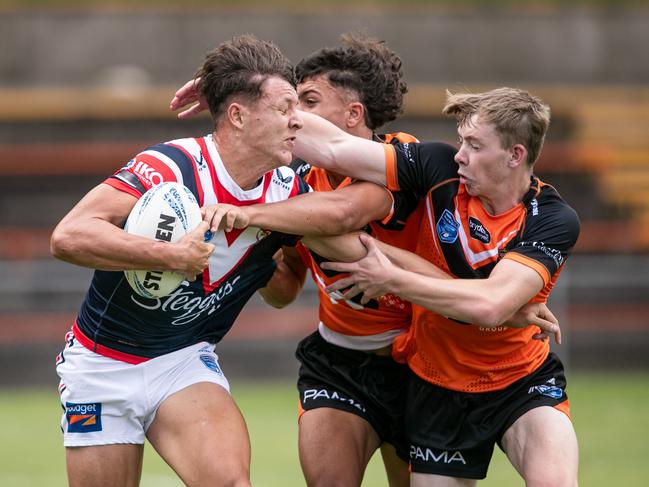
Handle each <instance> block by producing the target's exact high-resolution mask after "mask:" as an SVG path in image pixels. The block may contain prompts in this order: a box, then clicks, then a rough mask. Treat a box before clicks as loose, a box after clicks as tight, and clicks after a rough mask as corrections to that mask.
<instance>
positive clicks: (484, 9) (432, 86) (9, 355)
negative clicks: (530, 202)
mask: <svg viewBox="0 0 649 487" xmlns="http://www.w3.org/2000/svg"><path fill="white" fill-rule="evenodd" d="M181 5H182V7H181ZM648 26H649V6H648V5H647V3H646V2H642V1H613V0H611V1H606V0H600V1H597V0H591V1H587V0H583V1H575V2H571V1H567V0H565V1H560V0H556V1H547V0H546V1H541V0H535V1H533V2H513V1H510V2H505V1H495V0H494V1H484V2H480V1H477V0H474V1H471V0H463V1H456V2H450V1H448V2H441V1H432V0H431V1H425V0H415V1H411V2H389V1H387V0H382V1H378V2H370V1H365V2H359V3H356V2H354V1H349V2H342V1H340V0H335V1H328V2H327V1H324V0H323V1H319V0H311V1H302V2H300V1H297V0H295V1H293V0H282V1H279V2H261V1H259V2H256V1H241V2H234V1H227V0H220V1H207V0H205V1H193V2H189V3H188V2H180V1H178V0H176V1H171V0H165V1H161V2H154V1H146V0H138V1H133V2H127V1H126V0H124V1H121V2H120V1H99V2H83V1H80V0H79V1H67V2H65V1H58V0H51V1H45V0H31V1H22V2H11V1H1V0H0V45H1V46H2V48H1V49H0V177H1V179H2V185H1V186H2V190H1V191H0V275H1V276H2V279H1V280H0V386H3V389H2V392H0V395H1V396H0V397H7V395H6V394H8V393H9V392H10V391H15V389H16V388H20V389H33V388H36V389H38V388H46V389H47V390H50V391H55V387H56V375H55V372H54V369H53V362H54V356H55V355H56V353H57V352H58V350H59V349H60V346H61V344H62V339H63V336H64V334H65V332H66V330H67V329H68V328H69V327H70V324H71V321H72V319H73V318H74V315H75V313H76V310H77V308H78V306H79V304H80V301H81V299H82V298H83V294H84V292H85V289H86V287H87V284H88V279H89V276H90V271H88V270H86V269H81V268H76V267H73V266H70V265H66V264H64V263H61V262H57V261H55V260H53V259H52V258H51V257H50V255H49V235H50V233H51V230H52V229H53V226H54V225H55V223H56V222H57V221H58V220H59V219H60V218H61V217H62V216H63V215H64V214H65V213H66V212H67V211H68V210H69V209H70V208H71V206H72V205H73V204H74V203H75V202H76V201H77V200H78V199H79V198H80V197H81V196H82V195H83V194H85V192H87V191H88V190H89V189H90V188H91V187H92V186H94V185H95V184H97V183H98V182H100V181H101V180H102V179H104V178H105V177H106V176H107V175H110V174H112V173H113V172H114V171H115V170H117V169H118V168H119V167H120V166H121V165H122V164H124V163H125V162H127V161H128V160H129V159H131V157H132V156H133V155H134V154H135V153H136V152H138V151H139V150H141V149H142V148H144V147H146V146H148V145H151V144H153V143H156V142H159V141H163V140H170V139H174V138H178V137H184V136H188V135H198V134H201V133H207V132H208V131H209V130H210V124H209V120H208V119H207V118H205V117H203V118H198V119H195V120H192V121H186V122H179V121H177V120H176V118H175V115H174V114H172V113H171V112H169V110H168V108H167V107H168V102H169V100H170V98H171V96H172V94H173V92H174V91H175V89H176V88H177V87H178V86H180V84H181V83H183V82H184V81H185V80H187V79H189V78H191V76H192V75H193V73H194V71H195V70H196V68H197V67H198V66H199V64H200V63H201V62H202V59H203V55H204V53H205V52H206V51H207V50H208V49H210V48H212V47H213V46H215V45H217V44H218V43H220V42H221V41H223V40H226V39H228V38H230V37H232V36H233V35H237V34H241V33H246V32H250V33H254V34H256V35H257V36H259V37H261V38H265V39H269V40H273V41H274V42H276V43H277V44H278V45H279V46H280V48H281V49H282V50H283V51H284V53H285V54H286V55H287V56H288V57H289V58H290V59H291V60H293V61H298V60H299V59H300V58H301V57H303V56H305V55H306V54H309V53H310V52H312V51H314V50H316V49H318V48H320V47H322V46H324V45H330V44H335V43H337V42H338V40H339V36H340V34H341V33H344V32H348V31H358V30H360V31H364V32H366V33H368V34H370V35H374V36H376V37H379V38H381V39H384V40H386V41H387V42H388V43H389V45H390V46H391V47H392V48H393V49H394V50H395V51H397V52H398V53H399V54H400V55H401V57H402V59H403V62H404V71H405V73H406V79H407V80H408V82H409V86H410V93H409V95H408V97H407V103H406V110H405V114H404V116H403V117H402V118H401V119H400V120H399V121H398V122H397V123H395V124H393V127H395V128H396V127H398V128H399V129H400V130H404V131H408V132H410V133H413V134H415V135H416V136H417V137H419V138H420V139H421V140H433V139H436V140H445V141H447V142H454V141H455V127H454V124H453V122H452V121H450V120H448V119H445V118H442V117H441V115H440V111H441V107H442V104H443V99H444V98H443V97H444V90H445V88H450V89H453V88H469V89H472V90H481V89H489V88H493V87H497V86H502V85H508V86H518V87H521V88H525V89H529V90H530V91H532V92H533V93H535V94H537V95H539V96H541V97H542V98H543V99H544V100H545V101H547V102H548V103H549V104H550V105H551V107H552V110H553V122H552V126H551V130H550V133H549V136H548V140H547V142H546V146H545V149H544V152H543V155H542V157H541V160H540V161H539V162H538V163H537V174H538V175H539V176H540V177H541V178H542V179H543V180H545V181H546V182H549V183H551V184H554V185H556V186H557V187H558V189H559V191H560V192H561V194H562V195H563V196H564V198H565V199H566V200H567V201H568V202H569V203H570V204H571V205H572V206H573V207H574V208H575V209H576V210H577V211H578V213H579V214H580V217H581V221H582V233H581V238H580V241H579V243H578V245H577V247H576V249H575V254H574V256H573V258H572V259H571V260H570V261H569V262H568V265H567V268H566V270H565V271H564V273H563V275H562V278H561V279H560V280H559V285H558V288H557V289H556V291H555V292H554V295H553V299H552V302H551V306H552V309H553V310H555V312H556V313H557V314H558V316H559V317H560V319H561V322H562V326H563V330H564V334H565V336H566V343H565V344H564V345H562V346H561V347H560V349H558V350H557V351H558V353H559V354H560V355H561V356H562V358H563V359H564V360H565V361H566V362H567V364H568V367H569V369H570V372H573V371H575V372H576V373H578V374H581V375H580V376H581V377H585V376H588V377H593V376H594V374H599V373H602V372H606V374H607V377H609V378H611V377H613V380H612V381H609V382H608V383H615V379H614V377H616V376H615V375H613V376H611V374H618V376H619V377H628V376H629V374H630V373H631V371H633V372H634V374H632V376H633V377H639V378H641V379H639V380H641V381H644V385H645V386H646V385H647V384H646V379H647V377H649V375H647V374H646V372H647V371H649V54H648V51H647V46H648V45H649V27H648ZM388 128H390V127H388ZM316 317H317V309H316V296H315V293H314V288H313V286H312V285H311V284H310V283H308V284H307V288H306V289H305V291H304V292H303V294H302V296H301V298H300V299H299V301H298V302H297V303H295V304H293V305H292V306H290V307H289V308H287V309H285V310H282V311H276V310H271V309H270V308H267V307H265V306H264V305H263V303H261V302H260V301H259V300H254V301H253V302H251V303H250V304H249V306H248V308H247V309H246V311H245V312H244V313H243V314H242V316H241V317H240V319H239V321H238V323H237V324H236V325H235V327H234V329H233V330H232V332H231V333H230V335H229V336H228V337H227V338H226V340H224V342H223V344H222V346H221V347H220V354H221V357H222V362H223V366H224V369H225V371H226V373H228V375H229V377H230V378H231V380H232V381H233V382H235V383H236V382H237V380H244V381H245V380H246V379H249V380H254V381H257V382H259V381H264V380H272V381H280V382H283V383H290V381H291V380H292V378H293V377H294V375H295V371H296V363H295V361H294V359H293V355H292V352H293V349H294V346H295V344H296V342H297V341H298V340H299V338H300V337H302V336H304V335H306V334H307V333H309V332H310V331H311V330H313V329H314V326H315V323H316ZM635 372H639V374H636V373H635ZM595 377H596V376H595ZM602 394H606V395H610V394H615V391H614V390H607V391H602ZM595 397H597V396H595ZM642 397H643V398H644V399H643V400H644V402H643V403H640V404H638V405H637V406H638V407H642V408H643V409H644V413H645V415H644V417H645V420H644V422H641V423H640V425H639V426H640V429H636V431H635V432H634V431H633V429H632V430H631V433H630V434H640V435H644V438H645V441H644V442H641V443H640V444H639V445H640V446H639V448H641V449H643V450H644V452H645V453H649V442H648V441H647V440H646V437H647V434H649V423H648V422H647V420H646V416H647V410H648V409H647V408H648V407H649V404H648V401H647V396H646V394H645V395H644V396H642ZM291 401H293V400H292V399H291ZM54 403H55V402H54ZM289 404H290V405H291V406H290V407H293V406H292V405H293V402H290V403H289ZM262 414H263V413H262ZM596 427H598V426H597V425H593V428H596ZM643 428H644V430H643ZM578 433H579V434H580V438H581V437H582V435H581V432H580V431H578ZM588 434H589V433H588V432H585V433H584V435H585V436H587V435H588ZM54 454H55V455H58V456H59V457H61V455H62V448H60V451H58V452H56V453H54ZM295 462H296V461H295ZM644 472H645V474H647V471H646V470H644ZM0 483H1V482H0ZM641 484H644V485H648V484H649V474H647V476H646V477H645V478H644V481H643V482H639V483H638V484H637V485H641ZM7 485H10V484H7ZM21 485H22V484H21ZM25 485H27V484H25ZM33 485H42V484H41V483H36V482H35V483H34V484H33ZM277 485H281V484H277ZM298 485H299V484H298ZM368 485H369V484H368ZM628 485H632V484H628Z"/></svg>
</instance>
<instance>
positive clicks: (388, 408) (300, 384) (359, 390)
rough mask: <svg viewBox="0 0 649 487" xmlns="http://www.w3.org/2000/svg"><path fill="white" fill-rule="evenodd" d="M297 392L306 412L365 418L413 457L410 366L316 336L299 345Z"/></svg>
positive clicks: (402, 454)
mask: <svg viewBox="0 0 649 487" xmlns="http://www.w3.org/2000/svg"><path fill="white" fill-rule="evenodd" d="M295 356H296V357H297V359H298V360H299V361H300V363H301V366H300V372H299V377H298V381H297V388H298V391H299V392H300V404H301V406H302V409H304V410H305V411H308V410H310V409H316V408H332V409H338V410H341V411H347V412H349V413H352V414H355V415H357V416H360V417H361V418H363V419H365V420H366V421H367V422H368V423H370V425H371V426H372V428H374V430H375V431H376V433H377V434H378V436H379V438H380V439H381V441H385V442H388V443H390V444H391V445H393V446H394V447H395V448H396V450H397V454H398V455H399V456H400V457H401V458H403V459H404V460H407V459H408V449H407V446H406V443H405V435H404V428H403V413H404V408H405V395H406V388H407V385H408V380H407V377H408V368H407V366H405V365H403V364H399V363H397V362H395V361H394V360H392V357H390V356H380V355H376V354H373V353H369V352H362V351H359V350H350V349H348V348H343V347H338V346H336V345H333V344H331V343H329V342H327V341H325V340H324V339H323V338H322V337H321V336H320V333H318V332H315V333H313V334H311V335H309V336H308V337H306V338H305V339H304V340H302V341H301V342H300V343H299V344H298V347H297V351H296V353H295Z"/></svg>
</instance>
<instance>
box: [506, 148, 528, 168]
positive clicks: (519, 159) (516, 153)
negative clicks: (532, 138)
mask: <svg viewBox="0 0 649 487" xmlns="http://www.w3.org/2000/svg"><path fill="white" fill-rule="evenodd" d="M523 164H527V149H526V148H525V146H524V145H523V144H514V145H513V146H512V148H511V157H510V159H509V162H508V165H509V167H518V166H521V165H523Z"/></svg>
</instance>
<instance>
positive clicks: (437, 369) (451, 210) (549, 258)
mask: <svg viewBox="0 0 649 487" xmlns="http://www.w3.org/2000/svg"><path fill="white" fill-rule="evenodd" d="M385 150H386V169H387V172H386V176H387V181H388V187H389V188H390V189H391V190H394V191H396V190H403V191H411V192H413V193H414V194H416V195H417V196H418V197H420V198H423V199H424V201H425V204H426V208H425V214H424V217H423V219H422V225H421V229H420V232H419V241H418V244H417V254H419V255H420V256H422V257H424V258H426V259H428V260H429V261H430V262H432V263H433V264H435V265H436V266H438V267H440V268H441V269H443V270H445V271H447V272H448V273H450V274H452V275H453V276H455V277H457V278H463V279H479V278H486V277H488V276H489V274H490V273H491V271H492V269H493V268H494V266H495V265H496V264H497V262H498V261H499V260H500V259H512V260H515V261H517V262H519V263H521V264H523V265H526V266H528V267H530V268H532V269H534V270H535V271H536V272H537V273H538V274H539V275H540V276H541V278H542V279H543V283H544V287H543V289H542V290H541V291H540V292H539V294H538V295H537V296H535V297H534V298H533V301H541V302H545V301H546V299H547V297H548V295H549V293H550V290H551V289H552V287H553V285H554V283H555V281H556V279H557V277H558V275H559V273H560V272H561V270H562V269H563V265H564V262H565V260H566V258H567V257H568V255H569V254H570V252H571V250H572V248H573V247H574V245H575V243H576V241H577V237H578V235H579V219H578V217H577V214H576V213H575V211H574V210H573V209H572V208H571V207H570V206H568V205H567V204H566V203H565V201H564V200H563V199H562V198H561V197H560V196H559V194H558V193H557V191H556V190H555V189H554V188H553V187H552V186H550V185H547V184H545V183H543V182H542V181H540V180H539V179H538V178H536V177H535V176H532V178H531V181H530V189H529V191H528V192H527V194H526V195H525V196H524V198H523V200H522V201H521V202H520V203H519V204H518V205H516V206H515V207H514V208H512V209H510V210H508V211H506V212H505V213H502V214H500V215H495V216H494V215H491V214H489V213H488V212H487V211H486V210H485V208H484V207H483V205H482V204H481V202H480V200H479V198H477V197H474V196H471V195H469V194H468V193H467V191H466V188H465V187H464V185H462V184H460V182H459V178H458V176H457V168H458V165H457V164H456V163H455V161H454V159H453V157H454V155H455V152H456V150H455V148H453V147H452V146H449V145H447V144H442V143H426V144H400V145H387V144H386V145H385ZM536 332H538V329H536V328H535V327H527V328H522V329H519V328H507V327H497V328H485V327H479V326H467V325H462V324H459V323H458V322H456V321H453V320H449V319H447V318H445V317H443V316H441V315H439V314H437V313H434V312H432V311H430V310H427V309H425V308H422V307H420V306H414V305H413V327H412V329H411V330H410V331H409V333H408V334H407V335H405V336H402V337H399V338H398V339H397V341H396V342H395V349H394V354H395V358H397V359H405V360H406V361H407V362H408V364H409V366H410V368H411V369H412V370H413V371H414V372H415V373H416V374H417V375H419V376H420V377H422V378H424V379H425V380H427V381H429V382H432V383H434V384H437V385H440V386H442V387H445V388H448V389H454V390H460V391H465V392H482V391H490V390H497V389H502V388H504V387H506V386H508V385H509V384H511V383H513V382H514V381H516V380H517V379H519V378H521V377H523V376H525V375H527V374H529V373H531V372H532V371H533V370H535V369H536V368H537V367H538V366H540V365H541V363H543V361H544V360H545V358H546V357H547V355H548V352H549V344H548V342H547V341H539V340H533V339H532V335H534V334H535V333H536Z"/></svg>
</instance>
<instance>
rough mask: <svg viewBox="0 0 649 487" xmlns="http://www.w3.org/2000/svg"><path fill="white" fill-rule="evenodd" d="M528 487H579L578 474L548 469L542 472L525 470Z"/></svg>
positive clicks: (524, 476) (524, 475)
mask: <svg viewBox="0 0 649 487" xmlns="http://www.w3.org/2000/svg"><path fill="white" fill-rule="evenodd" d="M523 478H524V479H525V485H526V487H577V485H578V481H577V476H576V475H574V474H572V473H570V472H557V471H552V470H551V469H546V470H543V471H540V472H534V473H527V472H524V474H523Z"/></svg>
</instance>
